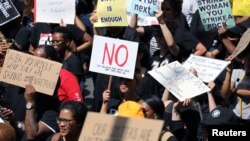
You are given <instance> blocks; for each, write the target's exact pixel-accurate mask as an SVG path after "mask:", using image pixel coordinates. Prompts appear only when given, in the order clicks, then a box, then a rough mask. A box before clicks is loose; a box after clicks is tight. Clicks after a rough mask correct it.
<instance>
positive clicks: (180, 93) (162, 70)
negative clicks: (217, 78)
mask: <svg viewBox="0 0 250 141" xmlns="http://www.w3.org/2000/svg"><path fill="white" fill-rule="evenodd" d="M149 74H150V75H151V76H152V77H154V79H156V80H157V81H158V82H159V83H161V84H162V85H163V86H164V87H165V88H167V89H168V90H169V91H170V92H171V93H172V94H173V95H174V96H175V97H176V98H178V99H179V100H180V101H184V100H185V99H186V98H192V97H195V96H198V95H200V94H203V93H205V92H208V91H210V89H209V88H208V87H207V86H206V85H205V84H204V83H203V82H202V81H201V80H200V79H198V78H197V77H195V76H194V75H193V74H192V73H191V72H189V71H188V70H186V69H185V68H184V67H183V66H182V65H181V64H180V63H179V62H177V61H175V62H173V63H170V64H167V65H164V66H162V67H159V68H157V69H154V70H152V71H149Z"/></svg>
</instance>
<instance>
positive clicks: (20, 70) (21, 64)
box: [0, 49, 62, 95]
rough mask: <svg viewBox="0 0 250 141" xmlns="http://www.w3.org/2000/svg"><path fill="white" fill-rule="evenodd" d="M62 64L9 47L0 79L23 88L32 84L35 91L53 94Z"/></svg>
mask: <svg viewBox="0 0 250 141" xmlns="http://www.w3.org/2000/svg"><path fill="white" fill-rule="evenodd" d="M61 67H62V64H61V63H57V62H54V61H50V60H48V59H44V58H41V57H36V56H33V55H29V54H26V53H22V52H19V51H15V50H12V49H9V50H8V51H7V54H6V56H5V60H4V64H3V67H2V70H1V73H0V81H2V82H6V83H9V84H13V85H16V86H20V87H23V88H25V85H27V84H32V85H33V86H34V87H35V89H36V91H37V92H41V93H44V94H47V95H53V94H54V90H55V88H56V84H57V81H58V77H59V72H60V70H61Z"/></svg>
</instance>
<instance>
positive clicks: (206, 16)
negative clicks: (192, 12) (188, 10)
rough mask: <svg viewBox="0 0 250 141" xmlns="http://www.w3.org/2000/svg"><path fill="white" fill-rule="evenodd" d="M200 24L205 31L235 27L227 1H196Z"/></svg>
mask: <svg viewBox="0 0 250 141" xmlns="http://www.w3.org/2000/svg"><path fill="white" fill-rule="evenodd" d="M197 2H198V7H199V13H200V17H201V21H202V24H203V26H204V28H205V30H206V31H208V30H211V29H215V28H219V27H222V26H224V25H227V28H231V27H234V26H235V22H234V18H233V16H232V15H231V13H232V11H231V5H230V2H229V0H220V1H218V0H197Z"/></svg>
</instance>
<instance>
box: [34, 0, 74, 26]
mask: <svg viewBox="0 0 250 141" xmlns="http://www.w3.org/2000/svg"><path fill="white" fill-rule="evenodd" d="M61 20H63V23H65V24H74V21H75V1H74V0H35V22H42V23H60V22H61Z"/></svg>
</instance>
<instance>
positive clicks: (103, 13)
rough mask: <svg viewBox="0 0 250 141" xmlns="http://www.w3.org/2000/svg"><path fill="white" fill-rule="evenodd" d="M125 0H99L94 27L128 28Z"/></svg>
mask: <svg viewBox="0 0 250 141" xmlns="http://www.w3.org/2000/svg"><path fill="white" fill-rule="evenodd" d="M125 2H126V0H99V1H98V3H97V8H96V12H97V14H98V21H97V22H96V23H94V27H108V26H128V20H127V16H126V3H125Z"/></svg>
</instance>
